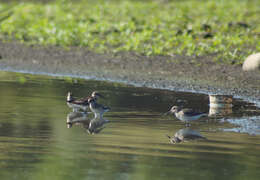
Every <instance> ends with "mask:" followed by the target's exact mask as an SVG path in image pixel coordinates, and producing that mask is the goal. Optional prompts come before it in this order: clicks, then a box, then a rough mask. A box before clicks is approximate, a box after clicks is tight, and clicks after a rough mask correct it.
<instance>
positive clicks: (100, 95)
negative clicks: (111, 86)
mask: <svg viewBox="0 0 260 180" xmlns="http://www.w3.org/2000/svg"><path fill="white" fill-rule="evenodd" d="M96 95H98V96H99V97H101V98H103V99H105V96H103V95H102V94H100V93H96Z"/></svg>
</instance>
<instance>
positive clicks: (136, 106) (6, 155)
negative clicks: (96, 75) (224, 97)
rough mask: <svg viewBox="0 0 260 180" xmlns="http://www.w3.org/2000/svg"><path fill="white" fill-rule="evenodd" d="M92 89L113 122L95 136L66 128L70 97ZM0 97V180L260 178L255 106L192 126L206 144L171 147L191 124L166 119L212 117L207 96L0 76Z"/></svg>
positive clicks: (238, 104)
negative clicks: (177, 114)
mask: <svg viewBox="0 0 260 180" xmlns="http://www.w3.org/2000/svg"><path fill="white" fill-rule="evenodd" d="M94 90H97V91H99V92H101V93H102V94H103V95H104V96H105V97H106V99H101V101H100V102H101V103H102V104H104V105H107V106H109V107H110V108H111V111H110V112H108V113H106V114H105V115H104V118H105V119H106V120H108V121H109V123H105V124H104V125H103V126H102V128H101V129H100V130H99V131H97V133H96V134H90V133H89V132H88V131H87V130H86V129H85V128H84V126H83V125H73V126H72V127H71V128H68V127H67V126H68V125H67V124H66V121H67V116H68V115H69V114H70V113H71V109H69V108H68V107H67V105H66V101H65V96H66V94H67V92H68V91H72V92H73V93H74V94H75V95H76V96H79V97H82V96H88V95H89V94H90V93H91V92H92V91H94ZM0 92H1V93H0V99H1V101H0V179H19V180H23V179H24V180H25V179H26V180H29V179H38V180H41V179H61V180H66V179H69V180H71V179H77V180H79V179H111V180H114V179H123V180H125V179H149V180H152V179H205V180H208V179H228V180H232V179H236V180H238V179H250V180H252V179H260V171H259V168H260V135H259V134H260V133H259V129H260V123H259V122H260V117H259V114H260V111H259V109H258V108H256V107H255V106H254V105H253V104H250V103H246V102H243V101H241V100H234V102H233V104H234V105H233V108H232V109H231V111H230V112H229V113H226V114H223V115H219V116H217V117H211V118H204V119H202V120H199V121H198V122H195V123H192V125H191V127H190V128H192V129H193V130H195V131H197V132H199V133H200V134H201V135H203V136H204V137H206V138H207V140H201V141H189V142H183V143H179V144H171V143H170V141H169V139H168V138H167V137H166V134H168V135H170V136H172V135H174V133H175V132H177V131H178V130H180V129H183V128H185V125H184V124H183V123H182V122H180V121H179V120H177V119H175V118H174V117H173V116H168V117H167V116H163V113H165V112H166V111H168V110H169V108H170V107H171V106H172V105H174V104H179V105H183V106H185V107H190V108H193V109H196V110H198V111H209V105H208V104H209V100H208V95H203V94H193V93H183V92H172V91H167V90H155V89H148V88H135V87H132V86H127V85H122V84H118V83H107V82H101V81H90V80H82V79H72V78H54V77H48V76H38V75H33V76H32V75H27V74H19V73H10V72H8V73H7V72H0ZM90 116H91V115H90Z"/></svg>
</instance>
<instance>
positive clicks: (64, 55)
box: [0, 42, 260, 102]
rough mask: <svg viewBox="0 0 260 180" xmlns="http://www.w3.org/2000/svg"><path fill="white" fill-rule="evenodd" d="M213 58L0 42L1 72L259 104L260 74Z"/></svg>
mask: <svg viewBox="0 0 260 180" xmlns="http://www.w3.org/2000/svg"><path fill="white" fill-rule="evenodd" d="M213 56H214V55H212V56H207V57H182V56H173V57H165V56H153V57H145V56H140V55H137V54H135V53H131V52H127V53H117V54H97V53H93V52H91V51H88V50H86V49H85V48H70V49H67V50H66V49H65V50H64V49H63V48H60V47H52V46H48V47H43V46H29V45H24V44H20V43H15V42H12V43H3V42H0V68H1V69H2V70H8V71H18V72H21V71H23V72H30V73H36V74H45V73H46V74H52V75H64V76H75V77H83V78H92V79H99V80H109V81H117V82H123V83H128V84H133V85H138V86H147V87H153V88H164V89H171V90H179V91H192V92H203V93H220V94H228V95H235V96H237V97H238V96H239V97H243V98H248V99H251V100H253V101H258V102H259V101H260V96H259V95H260V72H259V71H256V72H243V71H242V68H241V65H227V64H224V63H217V62H213V61H212V58H213Z"/></svg>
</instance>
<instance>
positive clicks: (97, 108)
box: [88, 98, 110, 118]
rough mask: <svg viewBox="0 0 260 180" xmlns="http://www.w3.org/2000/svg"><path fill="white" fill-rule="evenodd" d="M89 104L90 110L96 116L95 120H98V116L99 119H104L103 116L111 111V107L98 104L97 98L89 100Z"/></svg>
mask: <svg viewBox="0 0 260 180" xmlns="http://www.w3.org/2000/svg"><path fill="white" fill-rule="evenodd" d="M88 103H89V108H90V110H91V111H92V112H93V113H94V114H95V118H97V117H98V116H99V118H102V117H103V114H104V113H105V112H108V111H109V110H110V108H109V107H107V106H103V105H102V104H98V103H97V102H96V100H95V98H89V99H88Z"/></svg>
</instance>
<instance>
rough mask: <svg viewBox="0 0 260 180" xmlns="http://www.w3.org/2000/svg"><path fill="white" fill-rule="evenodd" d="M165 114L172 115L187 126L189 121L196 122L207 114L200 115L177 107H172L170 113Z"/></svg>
mask: <svg viewBox="0 0 260 180" xmlns="http://www.w3.org/2000/svg"><path fill="white" fill-rule="evenodd" d="M166 114H174V115H175V116H176V118H177V119H179V120H181V121H183V122H185V123H187V124H189V123H190V122H191V121H194V120H198V119H199V118H201V117H203V116H208V114H207V113H201V112H196V111H193V110H192V109H187V108H184V109H182V108H181V107H179V106H173V107H172V108H171V109H170V111H168V112H167V113H166Z"/></svg>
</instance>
